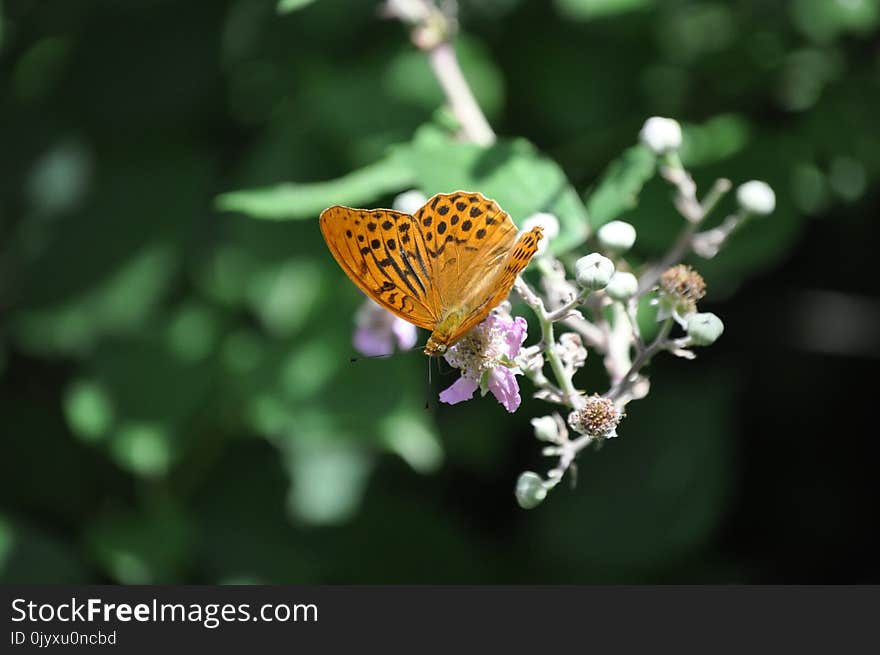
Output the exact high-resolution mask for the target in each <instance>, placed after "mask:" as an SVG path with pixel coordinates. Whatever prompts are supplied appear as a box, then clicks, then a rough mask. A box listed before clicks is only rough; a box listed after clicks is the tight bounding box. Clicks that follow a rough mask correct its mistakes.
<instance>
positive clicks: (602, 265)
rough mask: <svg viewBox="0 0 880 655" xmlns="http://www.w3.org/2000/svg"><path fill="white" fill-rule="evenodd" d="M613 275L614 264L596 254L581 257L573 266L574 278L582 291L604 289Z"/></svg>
mask: <svg viewBox="0 0 880 655" xmlns="http://www.w3.org/2000/svg"><path fill="white" fill-rule="evenodd" d="M612 275H614V262H612V261H611V260H610V259H608V258H607V257H604V256H602V255H600V254H599V253H597V252H594V253H591V254H589V255H587V256H586V257H581V258H580V259H579V260H577V261H576V262H575V264H574V277H575V279H576V280H577V283H578V284H579V285H580V286H581V287H582V288H584V289H590V290H592V291H598V290H599V289H604V288H605V287H606V286H607V285H608V283H609V282H610V281H611V276H612Z"/></svg>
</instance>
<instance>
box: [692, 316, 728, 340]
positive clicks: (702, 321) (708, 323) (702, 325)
mask: <svg viewBox="0 0 880 655" xmlns="http://www.w3.org/2000/svg"><path fill="white" fill-rule="evenodd" d="M722 332H724V323H722V322H721V319H720V318H718V317H717V316H715V314H712V313H711V312H705V313H702V314H691V315H690V316H688V317H687V333H688V336H689V337H690V338H691V344H692V345H694V346H711V345H712V344H713V343H715V341H716V340H717V339H718V337H720V336H721V333H722Z"/></svg>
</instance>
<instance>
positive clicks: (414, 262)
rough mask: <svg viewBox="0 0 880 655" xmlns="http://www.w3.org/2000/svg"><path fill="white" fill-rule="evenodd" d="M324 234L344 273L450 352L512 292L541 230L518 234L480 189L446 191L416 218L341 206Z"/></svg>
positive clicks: (327, 215) (326, 220)
mask: <svg viewBox="0 0 880 655" xmlns="http://www.w3.org/2000/svg"><path fill="white" fill-rule="evenodd" d="M320 223H321V233H322V234H323V235H324V240H325V241H326V242H327V246H328V247H329V248H330V252H332V253H333V256H334V257H335V258H336V261H337V262H339V265H340V266H341V267H342V270H343V271H345V273H346V274H347V275H348V277H350V278H351V280H352V282H354V283H355V284H356V285H358V286H359V287H360V288H361V290H362V291H363V292H364V293H365V294H367V295H368V296H369V297H370V298H372V299H373V300H375V301H376V302H377V303H379V304H380V305H382V306H383V307H385V308H386V309H388V310H389V311H391V312H393V313H394V314H396V315H397V316H399V317H400V318H402V319H404V320H406V321H409V322H410V323H413V324H415V325H417V326H418V327H420V328H424V329H426V330H430V331H431V337H430V338H429V339H428V343H427V345H426V346H425V354H426V355H442V354H443V353H444V352H446V349H447V348H448V347H449V346H451V345H452V344H453V343H455V342H456V341H458V339H460V338H461V337H462V336H463V335H464V334H465V333H466V332H467V331H468V330H470V329H471V328H472V327H474V326H475V325H477V324H478V323H480V322H481V321H482V320H483V319H484V318H486V316H487V315H488V314H489V312H490V311H491V310H492V309H493V308H494V307H495V306H496V305H498V303H500V302H501V301H502V300H504V299H505V298H506V297H507V295H508V294H509V293H510V289H511V287H512V286H513V283H514V281H515V280H516V276H517V275H519V273H520V272H521V271H522V270H523V269H524V268H525V267H526V265H527V264H528V263H529V260H531V258H532V255H534V254H535V252H536V251H537V250H538V241H540V239H541V237H542V234H541V228H540V227H535V228H533V229H532V230H531V231H530V232H527V233H526V234H523V235H522V236H521V237H519V239H517V238H516V235H517V229H516V226H515V225H514V224H513V221H512V220H511V219H510V215H509V214H508V213H507V212H505V211H503V210H502V209H501V208H500V207H499V206H498V204H497V203H496V202H495V201H493V200H489V199H487V198H484V197H483V196H482V195H481V194H479V193H470V192H466V191H458V192H456V193H439V194H437V195H436V196H434V197H433V198H431V199H430V200H428V202H427V203H425V205H424V206H423V207H422V208H421V209H419V210H418V211H417V212H416V213H415V216H411V215H409V214H404V213H403V212H398V211H393V210H391V209H352V208H351V207H342V206H340V205H336V206H334V207H330V208H329V209H325V210H324V211H323V212H321V219H320Z"/></svg>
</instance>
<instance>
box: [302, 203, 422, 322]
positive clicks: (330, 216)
mask: <svg viewBox="0 0 880 655" xmlns="http://www.w3.org/2000/svg"><path fill="white" fill-rule="evenodd" d="M319 222H320V225H321V233H322V234H323V235H324V240H325V241H326V242H327V246H328V247H329V248H330V252H331V253H333V257H334V258H335V259H336V261H337V262H338V263H339V265H340V266H341V267H342V270H343V271H345V273H346V275H348V277H349V278H350V279H351V281H352V282H354V283H355V284H356V285H357V286H358V287H360V289H361V291H363V292H364V293H365V294H367V296H369V297H370V298H372V299H373V300H375V301H376V302H377V303H379V304H380V305H382V306H383V307H385V308H386V309H387V310H389V311H390V312H392V313H393V314H395V315H397V316H399V317H400V318H402V319H404V320H406V321H409V322H410V323H413V324H414V325H417V326H418V327H421V328H425V329H427V330H433V329H434V327H435V325H436V323H437V311H436V307H437V305H436V304H435V300H434V293H435V291H434V289H433V285H432V282H431V281H432V279H433V278H434V272H433V267H432V262H431V260H430V256H429V255H428V252H429V251H428V248H427V244H426V243H425V240H424V237H423V234H422V232H421V230H420V229H419V226H418V225H417V223H416V219H415V218H414V217H412V216H410V215H409V214H404V213H402V212H396V211H392V210H389V209H373V210H366V209H352V208H351V207H343V206H340V205H336V206H334V207H330V208H328V209H325V210H324V211H323V212H321V217H320V219H319Z"/></svg>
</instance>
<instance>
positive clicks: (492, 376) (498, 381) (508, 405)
mask: <svg viewBox="0 0 880 655" xmlns="http://www.w3.org/2000/svg"><path fill="white" fill-rule="evenodd" d="M489 391H491V392H492V395H494V396H495V398H496V399H497V400H498V402H499V403H501V404H502V405H504V409H506V410H507V411H508V412H515V411H516V410H517V409H518V408H519V404H520V402H521V399H520V396H519V384H518V383H517V381H516V375H515V374H514V372H513V371H511V370H510V369H509V368H504V367H503V366H497V367H495V368H493V369H492V371H490V373H489Z"/></svg>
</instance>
